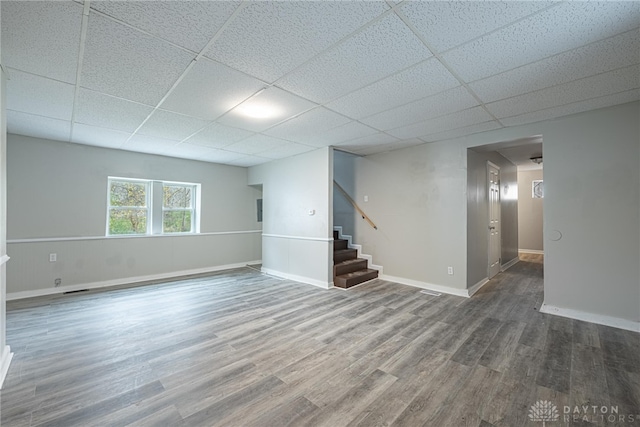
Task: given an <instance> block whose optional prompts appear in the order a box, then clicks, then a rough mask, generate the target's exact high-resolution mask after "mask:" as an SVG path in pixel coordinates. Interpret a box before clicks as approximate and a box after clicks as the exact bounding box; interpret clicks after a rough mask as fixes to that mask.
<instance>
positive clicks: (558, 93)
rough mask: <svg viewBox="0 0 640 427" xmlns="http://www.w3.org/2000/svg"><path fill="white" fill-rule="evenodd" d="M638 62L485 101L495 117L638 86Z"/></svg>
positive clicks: (542, 108) (639, 67) (639, 70)
mask: <svg viewBox="0 0 640 427" xmlns="http://www.w3.org/2000/svg"><path fill="white" fill-rule="evenodd" d="M639 76H640V65H632V66H631V67H626V68H621V69H619V70H615V71H609V72H608V73H602V74H598V75H595V76H591V77H586V78H584V79H581V80H575V81H572V82H569V83H564V84H561V85H558V86H553V87H549V88H545V89H541V90H538V91H535V92H531V93H527V94H524V95H519V96H516V97H513V98H509V99H505V100H502V101H497V102H494V103H491V104H487V108H488V109H489V111H491V112H492V113H493V114H495V115H496V117H498V118H503V117H511V116H517V115H521V114H525V113H531V112H533V111H538V110H544V109H547V108H552V107H557V106H560V105H565V104H569V103H572V102H578V101H583V100H586V99H590V98H597V97H600V96H605V95H610V94H614V93H618V92H625V91H628V90H631V89H637V88H638V87H640V77H639Z"/></svg>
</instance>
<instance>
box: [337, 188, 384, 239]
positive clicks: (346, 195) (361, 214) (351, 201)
mask: <svg viewBox="0 0 640 427" xmlns="http://www.w3.org/2000/svg"><path fill="white" fill-rule="evenodd" d="M333 185H335V186H336V188H337V189H338V190H340V192H341V193H342V195H343V196H344V197H345V198H346V199H347V200H348V201H349V203H351V205H352V206H353V208H354V209H355V210H357V211H358V213H359V214H360V216H362V219H364V220H365V221H367V222H368V223H369V225H370V226H372V227H373V229H374V230H377V229H378V226H377V225H375V224H374V223H373V221H371V218H369V217H368V216H367V214H366V213H364V212H363V211H362V209H360V207H359V206H358V205H357V204H356V202H355V201H354V200H353V199H352V198H351V196H349V194H347V192H346V191H344V188H342V187H340V184H338V183H337V182H336V180H335V179H334V180H333Z"/></svg>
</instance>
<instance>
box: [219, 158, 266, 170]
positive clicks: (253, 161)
mask: <svg viewBox="0 0 640 427" xmlns="http://www.w3.org/2000/svg"><path fill="white" fill-rule="evenodd" d="M271 160H272V159H267V158H265V157H259V156H246V157H241V158H239V159H237V160H231V161H229V162H227V164H229V165H232V166H242V167H245V168H247V167H249V166H255V165H261V164H263V163H267V162H270V161H271Z"/></svg>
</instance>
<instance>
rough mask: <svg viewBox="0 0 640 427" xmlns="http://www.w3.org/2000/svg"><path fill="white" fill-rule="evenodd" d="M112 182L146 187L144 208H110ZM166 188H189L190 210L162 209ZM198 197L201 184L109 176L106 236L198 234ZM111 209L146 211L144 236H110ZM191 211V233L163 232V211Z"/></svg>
mask: <svg viewBox="0 0 640 427" xmlns="http://www.w3.org/2000/svg"><path fill="white" fill-rule="evenodd" d="M114 181H127V182H134V183H138V184H144V185H145V186H146V205H147V206H146V208H139V207H137V206H135V207H126V206H111V183H112V182H114ZM165 185H168V186H171V185H173V186H184V187H191V189H192V190H191V208H165V207H164V187H165ZM200 197H201V184H199V183H194V182H179V181H160V180H151V179H141V178H124V177H117V176H109V177H108V179H107V218H106V233H105V234H106V236H107V237H141V236H180V235H191V234H199V233H200ZM112 209H141V210H143V209H144V210H146V211H147V229H146V232H145V233H144V234H142V233H137V234H110V233H109V220H110V212H111V210H112ZM179 210H190V211H191V231H186V232H165V231H164V212H165V211H179Z"/></svg>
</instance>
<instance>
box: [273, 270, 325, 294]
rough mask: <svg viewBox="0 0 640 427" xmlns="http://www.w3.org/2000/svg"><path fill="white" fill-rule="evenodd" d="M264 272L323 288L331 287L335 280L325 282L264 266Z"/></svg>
mask: <svg viewBox="0 0 640 427" xmlns="http://www.w3.org/2000/svg"><path fill="white" fill-rule="evenodd" d="M260 271H262V272H263V273H265V274H268V275H270V276H275V277H279V278H281V279H287V280H293V281H294V282H300V283H305V284H307V285H313V286H317V287H319V288H322V289H330V288H332V287H333V282H323V281H322V280H317V279H312V278H311V277H306V276H298V275H296V274H290V273H284V272H282V271H278V270H272V269H270V268H264V267H262V268H261V270H260Z"/></svg>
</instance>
